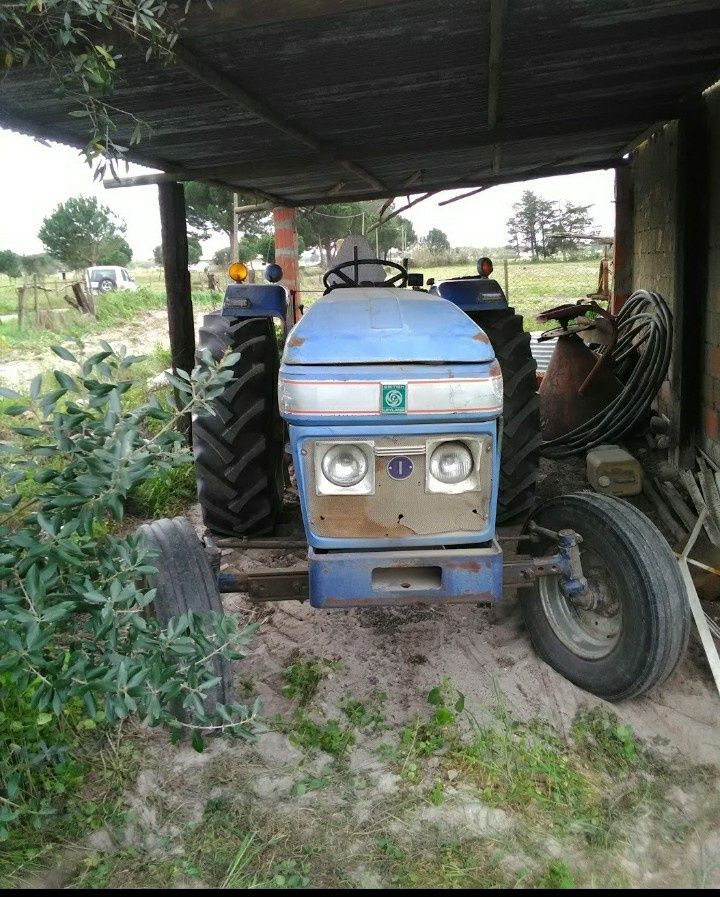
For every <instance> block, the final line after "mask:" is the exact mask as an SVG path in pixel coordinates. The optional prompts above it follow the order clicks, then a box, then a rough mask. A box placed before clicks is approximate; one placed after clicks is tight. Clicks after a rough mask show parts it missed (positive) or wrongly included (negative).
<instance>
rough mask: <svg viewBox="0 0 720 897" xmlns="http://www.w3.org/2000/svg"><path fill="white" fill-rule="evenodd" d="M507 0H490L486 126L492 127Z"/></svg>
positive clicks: (495, 116) (497, 100)
mask: <svg viewBox="0 0 720 897" xmlns="http://www.w3.org/2000/svg"><path fill="white" fill-rule="evenodd" d="M506 11H507V0H491V2H490V56H489V61H488V122H487V125H488V128H490V129H492V128H494V127H495V126H496V125H497V123H498V120H499V118H500V115H499V109H500V75H501V71H502V47H503V33H504V29H505V13H506Z"/></svg>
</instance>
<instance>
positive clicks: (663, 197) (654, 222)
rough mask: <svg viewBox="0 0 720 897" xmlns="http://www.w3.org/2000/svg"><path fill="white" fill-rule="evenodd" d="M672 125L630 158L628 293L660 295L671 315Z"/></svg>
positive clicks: (666, 388) (666, 393)
mask: <svg viewBox="0 0 720 897" xmlns="http://www.w3.org/2000/svg"><path fill="white" fill-rule="evenodd" d="M677 143H678V141H677V123H676V122H670V123H669V124H667V125H666V126H665V127H664V128H663V129H662V130H661V131H659V132H658V133H657V134H654V135H653V136H652V137H651V138H650V140H648V141H647V142H646V143H643V144H642V145H641V146H640V148H639V149H638V150H637V152H636V153H635V155H634V158H633V163H632V164H633V180H634V194H635V214H634V227H633V289H634V290H637V289H641V288H644V289H646V290H652V291H653V292H656V293H660V294H661V295H662V296H663V297H664V298H665V299H666V300H667V302H668V304H669V305H670V308H671V310H673V305H674V299H675V276H676V272H675V259H676V256H675V247H676V243H677V236H678V235H677V227H676V222H677V197H676V190H677ZM657 407H658V410H659V411H660V412H662V413H663V414H665V415H667V414H668V410H669V407H670V380H669V379H667V380H666V381H665V383H664V384H663V387H662V389H661V390H660V395H659V396H658V400H657Z"/></svg>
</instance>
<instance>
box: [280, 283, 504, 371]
mask: <svg viewBox="0 0 720 897" xmlns="http://www.w3.org/2000/svg"><path fill="white" fill-rule="evenodd" d="M494 357H495V355H494V353H493V350H492V346H491V345H490V342H489V340H488V338H487V337H486V336H485V334H484V333H483V331H482V330H481V329H480V328H479V327H478V326H477V324H475V323H474V322H473V321H471V320H470V318H469V317H468V316H467V315H466V314H465V313H464V312H463V311H461V310H460V309H459V308H458V307H457V306H455V305H454V304H453V303H452V302H448V301H447V300H446V299H441V298H440V297H438V296H432V295H429V294H428V293H421V292H419V291H416V290H401V289H392V288H385V287H348V288H341V289H336V290H334V291H333V292H332V293H330V294H328V295H327V296H323V297H322V299H319V300H318V301H317V302H316V303H315V304H314V305H312V306H311V307H310V309H309V310H308V311H307V313H306V314H305V315H304V316H303V317H302V318H301V319H300V321H299V322H298V323H297V324H296V325H295V327H293V329H292V330H291V331H290V333H289V335H288V339H287V342H286V344H285V351H284V352H283V364H286V365H328V364H412V363H419V364H428V363H430V364H441V363H443V362H445V363H460V364H483V363H486V362H490V361H492V360H493V359H494Z"/></svg>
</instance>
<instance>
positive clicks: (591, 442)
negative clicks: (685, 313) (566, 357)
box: [540, 290, 672, 458]
mask: <svg viewBox="0 0 720 897" xmlns="http://www.w3.org/2000/svg"><path fill="white" fill-rule="evenodd" d="M617 326H618V338H617V342H616V344H615V347H614V349H613V350H612V353H611V356H610V363H611V367H612V370H613V371H614V373H615V374H616V375H617V377H618V379H619V380H620V381H621V382H622V384H623V388H622V390H621V391H620V393H619V394H618V395H617V396H615V398H614V399H612V401H611V402H610V403H609V404H608V405H607V407H606V408H604V409H603V410H602V411H601V412H600V413H599V414H596V415H595V416H594V417H592V418H591V419H590V420H589V421H586V422H585V423H584V424H581V425H580V426H579V427H576V428H575V429H574V430H570V432H568V433H565V434H563V435H562V436H558V437H556V438H555V439H550V440H549V441H548V442H543V443H542V445H541V447H540V451H541V453H542V454H543V455H544V456H545V457H546V458H568V457H569V456H570V455H578V454H582V453H584V452H586V451H588V449H591V448H595V446H598V445H603V444H605V443H608V442H614V441H615V440H616V439H618V438H619V437H620V436H622V435H623V434H624V433H627V432H628V431H629V430H632V429H633V427H635V426H636V424H637V423H638V422H639V421H641V420H642V419H643V417H645V415H646V414H647V413H648V411H649V410H650V405H651V404H652V402H653V399H654V398H655V396H656V395H657V394H658V392H659V391H660V387H661V386H662V383H663V380H664V379H665V375H666V374H667V370H668V365H669V364H670V351H671V349H672V314H671V313H670V309H669V308H668V306H667V303H666V302H665V300H664V299H663V297H662V296H661V295H660V294H659V293H651V292H649V291H648V290H636V291H635V292H634V293H633V294H632V296H630V298H629V299H628V300H627V302H626V303H625V304H624V305H623V307H622V310H621V312H620V314H619V315H618V317H617ZM561 338H562V337H561Z"/></svg>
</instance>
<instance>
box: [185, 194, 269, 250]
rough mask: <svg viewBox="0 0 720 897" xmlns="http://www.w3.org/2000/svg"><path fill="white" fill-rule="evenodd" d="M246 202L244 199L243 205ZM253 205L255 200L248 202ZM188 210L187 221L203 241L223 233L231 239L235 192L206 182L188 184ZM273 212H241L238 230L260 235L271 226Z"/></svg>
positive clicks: (186, 204) (186, 203)
mask: <svg viewBox="0 0 720 897" xmlns="http://www.w3.org/2000/svg"><path fill="white" fill-rule="evenodd" d="M244 203H245V200H243V199H241V200H240V205H243V204H244ZM247 203H248V204H252V200H247ZM185 209H186V215H187V222H188V224H189V225H190V227H192V228H193V229H194V230H195V231H197V235H198V236H199V238H200V239H201V240H206V239H207V238H208V237H209V236H210V235H211V234H213V233H223V234H225V235H226V236H227V238H228V240H229V239H230V238H231V235H232V228H233V193H232V190H228V189H226V188H225V187H216V186H215V185H214V184H205V183H203V182H202V181H188V182H187V183H186V184H185ZM270 221H271V218H270V213H269V212H241V213H240V215H239V217H238V230H239V232H240V233H241V234H249V235H251V236H258V235H259V234H261V233H263V232H264V231H266V230H267V229H268V227H269V225H270Z"/></svg>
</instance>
